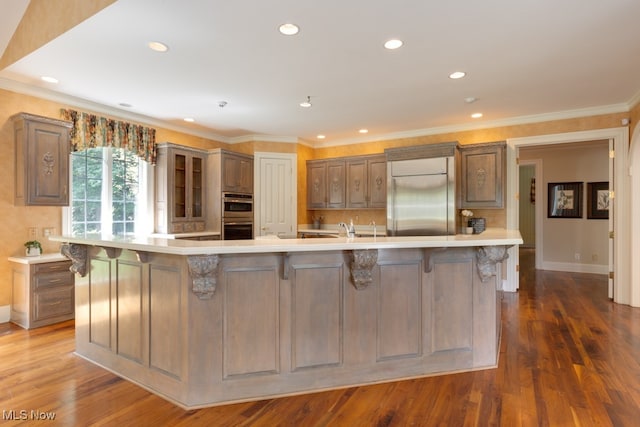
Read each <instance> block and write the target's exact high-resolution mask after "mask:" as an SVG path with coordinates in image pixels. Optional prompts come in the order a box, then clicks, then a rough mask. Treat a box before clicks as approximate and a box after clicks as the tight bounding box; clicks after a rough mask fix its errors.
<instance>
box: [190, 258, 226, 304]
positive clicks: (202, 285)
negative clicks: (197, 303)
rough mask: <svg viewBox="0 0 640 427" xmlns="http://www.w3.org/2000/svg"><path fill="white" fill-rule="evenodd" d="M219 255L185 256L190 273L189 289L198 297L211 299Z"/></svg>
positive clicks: (214, 289) (216, 279) (214, 286)
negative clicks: (190, 285) (190, 284)
mask: <svg viewBox="0 0 640 427" xmlns="http://www.w3.org/2000/svg"><path fill="white" fill-rule="evenodd" d="M219 262H220V256H219V255H191V256H188V257H187V264H188V265H189V273H190V274H191V283H192V287H191V290H192V291H193V293H194V294H196V295H197V296H198V298H200V299H211V298H212V297H213V294H214V293H215V291H216V285H217V284H218V278H217V276H218V263H219Z"/></svg>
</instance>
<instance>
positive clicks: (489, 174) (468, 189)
mask: <svg viewBox="0 0 640 427" xmlns="http://www.w3.org/2000/svg"><path fill="white" fill-rule="evenodd" d="M505 151H506V143H505V142H491V143H486V144H472V145H468V146H462V147H460V160H461V162H462V165H461V168H460V169H461V176H460V206H459V207H460V208H463V209H467V208H502V207H503V206H504V188H505V157H506V156H505Z"/></svg>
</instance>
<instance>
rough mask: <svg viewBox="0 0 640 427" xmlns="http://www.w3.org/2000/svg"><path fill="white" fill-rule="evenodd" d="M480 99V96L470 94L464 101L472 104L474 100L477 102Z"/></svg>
mask: <svg viewBox="0 0 640 427" xmlns="http://www.w3.org/2000/svg"><path fill="white" fill-rule="evenodd" d="M477 100H478V98H475V97H473V96H468V97H466V98H465V99H464V102H466V103H467V104H472V103H474V102H476V101H477Z"/></svg>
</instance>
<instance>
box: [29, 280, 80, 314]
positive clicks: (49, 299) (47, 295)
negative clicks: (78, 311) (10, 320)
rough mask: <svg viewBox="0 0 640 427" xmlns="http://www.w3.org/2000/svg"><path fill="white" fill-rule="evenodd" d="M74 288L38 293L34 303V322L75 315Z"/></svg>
mask: <svg viewBox="0 0 640 427" xmlns="http://www.w3.org/2000/svg"><path fill="white" fill-rule="evenodd" d="M73 294H74V292H73V286H67V287H63V288H55V289H50V290H46V291H41V292H36V293H35V295H34V298H33V299H34V301H33V321H34V322H37V321H39V320H44V319H49V318H52V317H59V316H69V318H71V317H73V314H74V298H73Z"/></svg>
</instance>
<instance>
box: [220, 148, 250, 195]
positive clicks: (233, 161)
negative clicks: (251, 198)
mask: <svg viewBox="0 0 640 427" xmlns="http://www.w3.org/2000/svg"><path fill="white" fill-rule="evenodd" d="M222 191H228V192H233V193H249V194H253V159H250V158H247V157H243V156H236V155H233V154H228V153H224V154H223V155H222Z"/></svg>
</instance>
